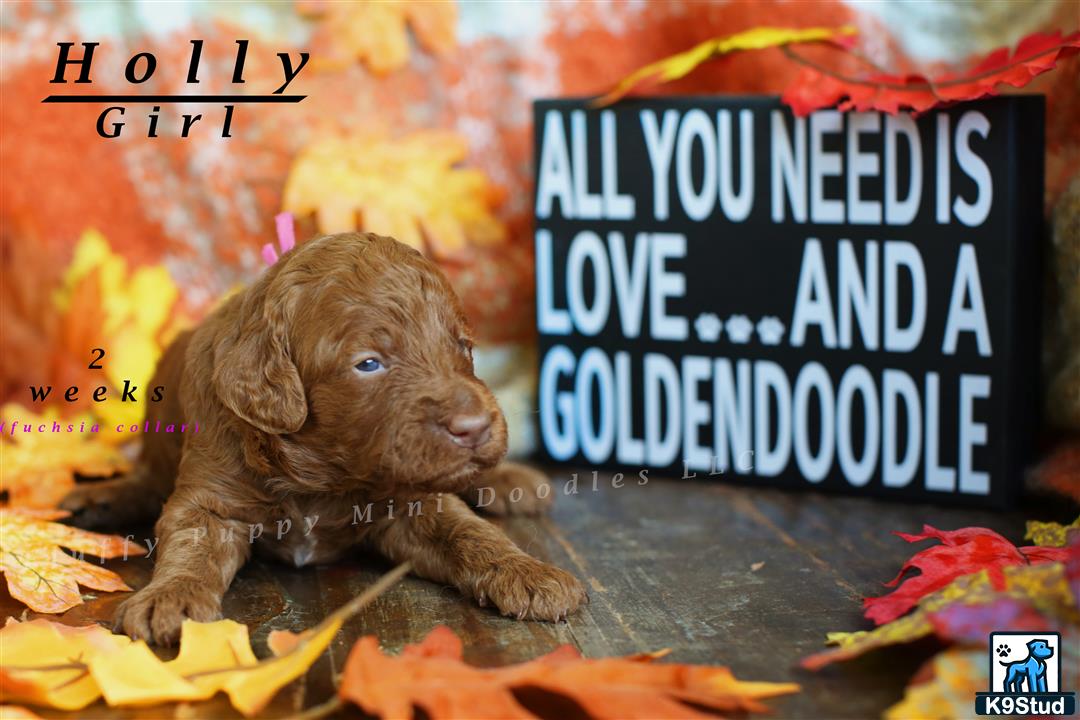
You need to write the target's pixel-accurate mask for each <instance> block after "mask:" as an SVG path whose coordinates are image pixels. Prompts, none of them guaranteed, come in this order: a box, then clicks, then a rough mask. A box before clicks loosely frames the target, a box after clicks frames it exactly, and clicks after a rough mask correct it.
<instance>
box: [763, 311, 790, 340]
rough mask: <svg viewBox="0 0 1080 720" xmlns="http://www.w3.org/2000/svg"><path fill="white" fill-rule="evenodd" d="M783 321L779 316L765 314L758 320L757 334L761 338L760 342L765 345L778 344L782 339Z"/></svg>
mask: <svg viewBox="0 0 1080 720" xmlns="http://www.w3.org/2000/svg"><path fill="white" fill-rule="evenodd" d="M786 329H787V328H785V327H784V323H782V322H780V318H778V317H774V316H772V315H766V316H765V317H763V318H761V319H760V320H758V324H757V334H758V337H759V338H761V342H762V343H763V344H765V345H779V344H780V341H781V340H783V339H784V330H786Z"/></svg>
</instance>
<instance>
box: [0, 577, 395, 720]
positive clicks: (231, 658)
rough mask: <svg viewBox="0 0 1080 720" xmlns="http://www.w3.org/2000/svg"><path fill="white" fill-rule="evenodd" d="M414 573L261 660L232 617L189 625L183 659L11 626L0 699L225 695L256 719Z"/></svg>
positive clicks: (125, 642)
mask: <svg viewBox="0 0 1080 720" xmlns="http://www.w3.org/2000/svg"><path fill="white" fill-rule="evenodd" d="M409 569H410V566H409V565H408V564H407V563H406V564H403V565H399V566H398V567H397V568H395V569H394V570H392V571H390V572H389V573H387V574H386V575H384V576H383V577H382V578H380V579H379V580H378V581H377V582H376V583H374V584H373V585H372V586H371V587H370V588H368V589H367V590H366V591H364V592H363V593H361V594H360V595H358V596H357V597H356V598H354V599H353V600H352V601H350V602H349V603H347V604H346V605H344V606H342V607H341V608H339V609H338V610H336V611H335V612H334V613H332V614H331V615H330V616H328V617H327V618H326V619H325V620H323V621H322V622H321V623H319V624H318V625H317V626H315V627H314V628H312V629H311V630H308V631H306V632H304V633H301V634H299V635H293V634H292V633H281V634H280V636H279V637H278V638H277V640H276V642H275V641H272V642H271V648H272V649H273V650H276V651H277V652H276V654H275V655H274V657H271V658H268V659H266V660H262V661H259V660H257V659H256V658H255V654H254V653H253V652H252V650H251V643H250V641H249V639H248V629H247V626H246V625H241V624H240V623H237V622H234V621H232V620H219V621H217V622H211V623H197V622H194V621H192V620H185V621H184V624H183V626H182V628H181V631H180V651H179V654H178V655H177V657H176V659H174V660H171V661H167V662H166V661H162V660H161V659H160V658H158V657H157V656H156V655H155V654H154V652H153V651H152V650H150V648H149V647H148V646H147V645H146V643H145V642H144V641H142V640H131V639H130V638H128V637H127V636H126V635H114V634H113V633H111V632H109V631H108V630H105V629H104V628H102V627H100V626H98V625H90V626H87V627H80V628H74V627H68V626H66V625H61V624H59V623H54V622H50V621H48V620H40V619H39V620H32V621H29V622H22V623H20V622H16V621H15V620H13V619H9V620H8V624H7V625H6V626H5V627H4V628H3V629H2V630H0V644H2V645H3V648H4V656H3V662H2V664H0V702H15V703H26V704H29V705H37V706H42V707H50V708H57V709H60V710H81V709H82V708H85V707H87V706H88V705H90V704H91V703H93V702H94V701H96V700H97V699H98V698H104V700H105V702H106V703H108V704H109V705H110V706H111V707H130V706H144V705H157V704H160V703H165V702H177V701H187V702H192V701H198V700H206V699H208V698H210V697H212V696H213V695H215V694H216V693H218V692H224V693H225V694H226V695H227V696H228V698H229V701H230V702H231V703H232V705H233V707H234V708H236V709H237V710H239V711H240V712H241V713H243V714H244V715H245V716H248V717H251V716H253V715H256V714H257V713H258V712H259V711H260V710H261V709H262V708H264V707H265V706H266V704H267V703H268V702H270V700H271V699H272V698H273V697H274V694H275V693H277V691H278V690H279V689H280V688H282V687H284V686H285V685H287V684H288V683H290V682H292V681H293V680H295V679H296V678H298V677H299V676H300V675H302V674H304V673H305V672H306V671H307V669H308V668H309V667H311V664H312V663H313V662H315V659H316V658H318V657H319V655H321V654H322V653H323V651H324V650H325V649H326V647H327V645H329V644H330V641H331V640H332V639H333V637H334V635H336V634H337V631H338V630H339V629H340V628H341V625H342V623H344V622H345V620H347V619H348V618H349V617H351V616H352V615H354V614H356V613H357V612H358V611H359V610H360V609H361V608H363V607H365V606H367V605H368V604H369V603H370V602H371V601H372V600H374V599H375V598H376V597H378V596H379V595H380V594H381V593H383V592H384V591H385V590H386V589H387V588H389V587H390V586H391V585H393V584H394V583H396V582H397V581H398V580H400V579H401V578H402V577H404V576H405V574H407V573H408V572H409ZM281 638H288V640H289V641H288V642H282V639H281Z"/></svg>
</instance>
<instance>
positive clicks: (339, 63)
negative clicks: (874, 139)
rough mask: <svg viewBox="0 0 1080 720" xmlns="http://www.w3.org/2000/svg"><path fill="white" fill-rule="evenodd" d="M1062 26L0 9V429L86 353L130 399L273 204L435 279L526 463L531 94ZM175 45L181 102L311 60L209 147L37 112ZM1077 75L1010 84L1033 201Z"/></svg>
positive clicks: (831, 5)
mask: <svg viewBox="0 0 1080 720" xmlns="http://www.w3.org/2000/svg"><path fill="white" fill-rule="evenodd" d="M1078 8H1080V6H1078V5H1077V3H1076V2H1075V1H1074V0H1062V1H1061V2H1052V1H1043V2H1036V1H1034V0H1031V1H1026V2H1025V1H1023V0H1011V1H1006V2H981V3H968V2H937V3H922V2H899V1H887V0H886V1H883V2H875V3H858V2H841V1H840V0H820V1H818V2H779V1H777V0H761V1H760V2H716V3H705V2H679V1H678V0H673V1H670V2H659V1H657V2H645V1H628V2H584V1H583V2H575V1H573V0H571V1H567V2H552V3H542V2H459V3H457V4H454V3H452V2H415V3H405V2H366V1H363V0H355V1H351V2H318V1H309V0H300V1H297V2H283V1H279V2H254V1H252V2H211V1H205V2H202V1H197V2H150V1H146V2H116V3H111V2H94V3H66V2H5V3H4V4H3V6H2V16H0V31H2V42H3V53H2V54H3V62H2V71H0V93H2V102H0V125H2V138H0V170H2V183H0V223H2V229H0V241H2V254H0V264H2V267H0V269H2V273H3V278H2V308H0V322H2V328H0V332H2V345H3V366H4V367H3V383H2V385H0V401H2V402H5V403H11V402H15V403H19V404H21V405H23V406H24V408H23V409H20V408H17V407H14V406H11V405H9V406H8V407H7V408H6V409H5V411H4V419H9V420H11V419H15V418H14V417H11V414H12V413H16V414H17V413H19V412H23V413H24V414H25V412H26V411H25V407H26V406H28V405H29V400H30V398H29V395H28V392H27V386H28V385H31V384H33V385H40V384H44V385H50V384H51V385H54V386H57V387H60V388H65V387H67V386H68V385H72V384H75V385H80V386H83V387H91V388H92V387H94V386H96V385H97V384H99V383H100V382H101V380H102V371H95V370H89V369H88V368H87V365H88V362H89V360H90V356H89V349H90V348H92V347H103V348H106V349H111V350H114V351H115V352H114V353H112V354H110V355H109V356H107V357H106V358H105V360H104V362H103V367H104V371H103V372H104V376H105V377H106V378H107V382H108V384H110V385H112V386H113V387H117V388H120V387H123V383H124V380H125V379H129V380H130V381H131V382H132V383H133V384H135V385H139V386H140V387H141V386H143V385H145V383H146V381H147V380H149V377H150V373H151V372H152V370H153V366H154V362H155V361H156V359H157V356H158V354H159V353H160V351H161V349H162V347H163V346H164V345H165V344H166V343H167V342H168V341H169V339H170V338H171V337H172V336H173V335H175V333H176V332H177V331H178V330H179V329H181V328H184V327H186V326H190V325H191V324H193V323H195V322H197V321H198V320H199V319H200V318H201V317H202V316H204V315H205V314H206V313H207V312H208V311H209V310H211V309H212V308H213V307H214V306H215V304H216V303H217V302H219V301H220V299H221V298H222V297H223V296H224V295H225V294H227V293H228V292H230V291H232V290H234V289H235V288H237V287H239V286H242V285H243V284H245V283H247V282H249V281H250V280H251V279H252V278H254V277H255V276H256V275H257V273H259V272H260V270H261V269H262V268H263V267H264V266H265V263H264V260H263V259H262V257H261V253H260V249H261V247H262V246H263V245H264V244H265V243H267V242H271V241H273V240H274V238H275V231H274V216H275V214H277V213H279V212H281V211H282V210H288V211H291V212H292V213H293V214H294V215H295V217H296V219H297V235H298V239H299V240H301V241H303V240H304V239H306V238H308V237H310V236H311V235H313V234H315V233H318V232H332V231H340V230H347V229H361V230H369V231H374V232H378V233H383V234H390V235H394V236H395V237H397V238H398V239H401V240H403V241H406V242H409V243H411V244H413V245H415V246H416V247H418V248H420V249H421V250H422V251H424V252H425V253H427V254H428V255H429V256H431V257H433V258H434V259H436V260H437V261H438V262H439V263H440V264H441V266H442V267H443V268H444V270H445V271H446V273H447V274H448V275H449V277H450V278H451V280H452V282H453V283H454V285H455V287H456V288H457V290H458V291H459V293H460V294H461V296H462V297H463V299H464V301H465V304H466V306H467V310H468V312H469V314H470V316H471V318H472V320H473V323H474V325H475V328H476V331H477V333H478V336H479V339H480V350H481V352H480V353H479V355H478V365H479V370H480V372H481V374H483V375H484V376H485V377H486V378H487V379H488V380H489V382H490V383H491V384H492V385H493V386H494V387H495V388H496V390H497V392H498V393H499V395H500V399H501V401H502V403H503V406H504V409H505V410H506V412H507V415H508V418H509V419H510V421H511V426H512V430H511V437H512V439H513V446H512V450H513V452H514V453H516V454H519V455H520V454H522V453H524V452H526V451H528V449H529V448H530V447H531V446H532V444H533V436H532V420H531V418H532V414H531V409H532V392H533V390H532V388H533V379H532V376H533V372H534V359H533V356H532V338H533V335H534V314H533V268H532V245H533V239H532V233H531V219H530V218H531V204H532V174H533V168H532V158H531V152H532V135H531V133H532V128H531V113H532V110H531V102H532V100H534V99H536V98H541V97H552V96H565V95H588V94H596V93H600V92H603V91H604V90H607V89H609V88H610V87H611V85H613V84H614V83H615V82H616V81H617V80H618V79H620V78H621V77H623V76H624V75H626V74H627V73H629V72H631V71H633V70H634V69H636V68H638V67H640V66H641V65H644V64H646V63H648V62H651V61H653V60H656V59H658V58H661V57H664V56H667V55H670V54H673V53H676V52H679V51H682V50H685V49H687V48H689V47H691V46H692V45H694V44H696V43H698V42H700V41H702V40H705V39H707V38H710V37H714V36H720V35H727V34H731V33H735V32H739V31H742V30H746V29H749V28H752V27H755V26H760V25H791V26H799V27H802V26H837V25H841V24H852V25H855V26H856V27H858V29H859V36H858V37H859V40H858V43H859V46H860V48H859V49H860V50H861V51H862V52H863V53H865V54H866V55H868V56H870V57H871V58H872V59H873V60H875V61H876V62H878V63H879V64H880V65H883V66H885V67H889V68H893V69H895V70H896V71H897V72H902V71H924V72H932V71H940V70H942V69H948V68H950V67H958V66H962V65H963V64H964V62H965V61H966V60H967V59H969V58H970V57H972V56H976V55H980V54H985V53H986V52H988V51H989V50H991V49H993V48H995V47H998V46H1002V45H1013V44H1015V43H1016V41H1017V40H1019V39H1020V38H1021V37H1023V36H1024V35H1026V34H1028V33H1031V32H1034V31H1036V30H1051V29H1062V30H1066V31H1068V30H1073V29H1075V28H1076V27H1077V26H1078V25H1080V17H1078V14H1080V9H1078ZM240 38H245V39H248V40H250V47H249V48H248V52H247V62H246V66H245V79H246V83H245V84H244V85H243V86H238V88H233V87H232V86H231V82H230V81H231V79H232V71H233V65H234V62H235V59H236V51H237V45H236V40H237V39H240ZM192 39H202V40H203V41H204V47H203V51H202V61H201V66H200V70H199V79H200V85H199V86H198V91H199V92H204V93H215V92H217V93H229V92H234V91H236V90H237V89H238V90H239V91H240V92H244V93H253V94H254V93H268V92H270V91H272V90H273V89H274V88H276V87H278V86H279V85H280V84H281V66H280V63H279V61H278V59H277V53H279V52H290V53H292V54H293V57H294V58H295V57H296V55H297V53H298V52H300V51H307V52H310V53H311V61H310V63H309V64H308V66H307V67H306V68H304V70H303V72H301V73H300V75H299V76H298V78H297V79H296V80H295V81H294V82H293V83H292V85H290V86H289V89H288V92H289V93H297V94H305V95H307V99H306V100H304V101H303V102H301V103H299V104H281V105H241V106H238V107H237V108H236V111H235V116H234V118H233V122H232V137H231V138H228V139H222V138H221V137H220V134H221V122H222V114H223V113H222V110H221V108H220V106H212V105H207V106H171V107H168V106H167V107H164V108H162V111H161V113H160V116H161V119H160V120H159V123H158V134H159V137H156V138H148V137H147V117H146V110H147V108H146V107H144V106H131V107H129V109H128V111H127V114H126V115H125V117H124V118H123V120H124V121H125V122H126V126H125V127H124V128H123V131H122V134H121V136H120V137H118V138H116V139H102V138H101V137H99V136H98V135H97V133H96V132H95V125H96V122H97V117H98V115H99V113H100V112H101V109H102V106H100V105H98V104H87V105H55V104H42V103H41V102H40V101H41V99H42V98H44V97H45V96H46V95H49V94H51V93H53V92H76V90H78V91H80V92H92V93H100V94H109V93H124V92H132V88H131V86H130V85H129V84H128V83H127V82H126V81H125V79H124V66H125V64H126V63H127V61H128V59H129V58H130V57H131V56H132V55H133V54H135V53H137V52H141V51H150V52H153V53H154V55H155V56H156V58H157V70H156V72H155V74H154V75H153V77H152V78H151V79H150V80H149V81H148V82H147V83H145V84H144V85H142V86H139V88H138V92H143V93H185V92H191V91H192V90H191V88H190V87H189V86H187V85H186V83H185V80H186V74H187V67H188V61H189V58H190V54H191V40H192ZM71 41H74V42H76V43H81V42H88V41H97V42H100V43H101V45H100V46H99V47H98V48H97V50H96V52H95V55H94V62H93V70H92V79H93V84H92V85H90V86H74V85H72V84H70V83H69V84H68V85H66V86H57V85H50V84H49V80H50V79H51V78H52V76H53V73H54V71H55V68H56V62H57V46H56V43H57V42H71ZM75 50H76V53H74V55H75V56H78V55H79V54H81V47H79V46H78V45H76V48H75ZM1078 67H1080V66H1078V64H1077V58H1073V59H1071V60H1069V61H1066V63H1065V64H1064V65H1063V66H1062V67H1060V68H1059V69H1058V70H1057V71H1056V72H1054V73H1049V74H1047V75H1045V76H1043V77H1041V78H1039V79H1038V80H1037V81H1036V82H1035V83H1034V84H1033V85H1032V86H1030V87H1029V88H1028V90H1029V91H1037V92H1045V93H1047V96H1048V105H1049V107H1048V113H1047V117H1048V144H1047V148H1048V149H1047V188H1048V193H1047V205H1048V207H1049V206H1051V205H1052V204H1053V203H1054V202H1055V200H1056V198H1057V196H1058V195H1059V193H1061V191H1062V189H1063V188H1064V187H1065V186H1066V185H1067V183H1068V181H1069V179H1070V177H1071V176H1072V175H1073V174H1075V173H1076V168H1077V167H1078V165H1080V123H1077V122H1076V118H1077V117H1080V100H1078V98H1080V92H1078V89H1080V88H1078V78H1080V73H1078ZM796 72H797V68H796V67H794V66H793V65H792V64H791V63H790V62H788V61H787V60H786V59H785V58H784V57H783V55H782V54H781V53H780V51H779V50H765V51H761V52H756V53H749V54H744V55H737V56H732V57H727V58H724V59H721V60H718V61H714V62H711V63H709V64H707V65H706V66H705V67H703V68H701V69H700V70H698V71H697V72H695V73H693V74H691V75H690V76H689V77H688V78H686V79H684V80H681V81H678V82H675V83H671V84H669V85H666V86H663V87H660V88H657V89H656V90H655V92H657V93H663V94H680V93H770V94H772V93H779V92H780V91H782V90H783V89H784V87H785V86H786V85H787V84H788V83H789V82H790V81H791V80H792V79H793V77H794V75H795V73H796ZM75 74H76V73H75V71H74V69H72V70H70V71H69V78H71V79H74V77H75ZM189 107H193V108H195V109H194V110H191V109H188V108H189ZM193 111H194V112H202V113H203V114H204V118H203V120H202V121H201V122H200V123H199V124H196V125H195V126H194V127H193V128H192V131H191V136H190V137H189V138H180V137H179V126H180V122H181V121H180V114H181V113H182V112H193ZM115 119H116V118H114V120H115ZM1033 241H1039V238H1037V237H1036V238H1033ZM114 395H115V396H116V397H117V398H118V396H119V393H118V392H117V393H115V394H114ZM53 397H54V398H55V397H56V395H54V396H53ZM89 400H90V396H89V393H86V392H83V393H82V394H81V397H80V400H79V401H78V402H76V403H72V404H68V403H63V402H61V403H58V404H55V405H54V406H53V407H52V409H51V410H50V412H53V413H55V414H56V415H58V416H61V417H63V416H73V415H75V416H79V417H84V418H85V417H89V418H92V419H101V420H105V421H112V420H116V421H123V420H131V421H132V422H137V421H139V420H140V418H141V414H142V410H141V407H139V406H133V405H132V404H131V403H127V404H120V403H118V402H113V401H110V402H107V403H103V404H94V403H92V402H89ZM39 409H40V408H39ZM80 414H81V415H80ZM35 441H40V442H52V441H54V440H51V439H48V438H45V439H42V438H37V439H35ZM55 441H56V442H60V440H55ZM10 442H11V440H10V439H7V440H5V443H10ZM24 442H27V440H25V439H24ZM67 442H70V441H67ZM12 457H13V456H10V455H9V458H12ZM10 462H11V461H9V465H8V467H9V468H11V467H12V466H11V464H10ZM9 472H13V471H9Z"/></svg>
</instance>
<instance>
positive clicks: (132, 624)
mask: <svg viewBox="0 0 1080 720" xmlns="http://www.w3.org/2000/svg"><path fill="white" fill-rule="evenodd" d="M220 617H221V598H220V597H218V596H216V595H215V594H214V593H212V592H209V591H207V590H206V589H205V588H203V587H201V586H200V585H199V581H198V580H197V579H196V578H184V579H183V580H180V581H169V582H164V583H158V584H155V583H153V582H151V583H150V584H149V585H147V586H146V587H144V588H143V589H142V590H140V591H138V592H137V593H135V594H134V595H132V596H131V597H130V598H128V599H127V600H125V601H124V602H123V603H122V604H121V605H120V607H118V608H117V609H116V618H115V621H114V626H115V627H116V628H117V629H120V630H123V631H124V633H125V634H127V635H129V636H130V637H132V638H134V639H141V640H146V641H147V642H148V643H150V644H152V645H172V644H173V643H175V642H176V641H177V639H179V637H180V626H181V624H183V622H184V620H185V619H188V618H190V619H191V620H197V621H199V622H210V621H211V620H217V619H219V618H220Z"/></svg>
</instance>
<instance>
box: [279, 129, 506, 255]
mask: <svg viewBox="0 0 1080 720" xmlns="http://www.w3.org/2000/svg"><path fill="white" fill-rule="evenodd" d="M467 151H468V146H467V143H466V141H465V139H464V138H463V137H461V136H460V135H458V134H456V133H453V132H446V131H437V130H429V131H421V132H417V133H413V134H412V135H408V136H406V137H404V138H400V139H397V140H391V139H389V138H387V137H385V136H382V135H377V134H374V135H373V134H355V135H339V136H323V137H321V138H319V139H318V140H316V141H315V142H313V143H312V144H310V145H308V146H307V147H306V148H304V149H303V150H302V151H301V152H300V154H299V155H298V156H297V157H296V159H295V160H294V161H293V165H292V168H291V169H290V171H289V177H288V180H287V181H286V184H285V197H284V202H283V205H284V209H285V210H287V211H289V212H292V213H294V214H295V215H297V216H302V215H308V214H312V213H313V214H314V215H315V221H316V224H317V226H318V228H319V230H320V231H321V232H324V233H334V232H347V231H351V230H361V231H368V232H374V233H378V234H380V235H390V236H392V237H395V238H397V239H398V240H400V241H402V242H404V243H407V244H409V245H411V246H413V247H414V248H417V249H418V250H421V251H424V250H430V252H431V253H432V254H433V255H435V256H437V257H454V256H458V255H461V254H462V253H463V252H465V251H466V250H467V248H468V246H469V245H492V244H495V243H500V242H502V241H504V240H505V239H506V227H505V226H504V225H503V224H502V222H500V221H499V220H498V219H497V218H496V217H495V215H494V209H495V206H496V205H497V204H498V203H499V201H500V200H501V193H500V191H499V189H498V188H497V187H496V186H495V185H494V184H493V183H492V182H491V181H490V180H489V179H488V178H487V176H486V175H485V174H484V173H482V172H480V171H479V170H475V169H470V168H463V167H459V163H461V162H462V161H463V160H464V159H465V157H466V154H467Z"/></svg>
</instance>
